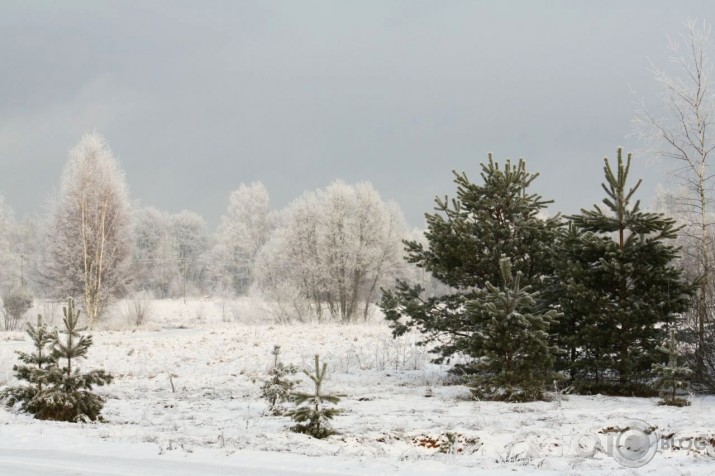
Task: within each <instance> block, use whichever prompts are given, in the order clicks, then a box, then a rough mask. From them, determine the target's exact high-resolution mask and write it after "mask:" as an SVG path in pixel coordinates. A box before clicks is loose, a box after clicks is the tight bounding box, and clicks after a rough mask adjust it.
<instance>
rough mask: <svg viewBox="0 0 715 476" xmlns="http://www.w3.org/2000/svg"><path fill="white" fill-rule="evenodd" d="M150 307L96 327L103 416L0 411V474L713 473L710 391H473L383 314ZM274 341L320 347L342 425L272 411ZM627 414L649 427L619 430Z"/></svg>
mask: <svg viewBox="0 0 715 476" xmlns="http://www.w3.org/2000/svg"><path fill="white" fill-rule="evenodd" d="M150 306H151V309H150V312H149V316H148V318H147V321H146V322H145V323H144V324H143V325H142V326H140V327H139V328H137V329H132V328H131V327H129V326H128V325H127V324H126V312H127V311H126V308H125V307H123V306H122V305H120V306H118V307H117V309H116V310H115V316H114V318H113V320H112V321H110V322H109V323H107V324H105V329H104V330H97V331H95V332H93V335H94V339H95V345H94V347H93V348H92V349H91V351H90V353H91V357H90V360H89V361H88V362H85V363H84V368H85V369H89V368H90V367H101V368H104V369H106V370H108V371H109V372H111V373H112V374H113V375H114V376H115V381H114V383H113V384H112V385H110V386H108V387H103V388H100V389H99V391H100V393H103V394H104V395H106V396H107V399H108V401H107V404H106V406H105V408H104V411H103V415H104V416H105V418H106V420H107V421H106V422H105V423H97V424H68V423H58V422H41V421H37V420H34V419H32V418H31V417H28V416H26V415H22V414H17V413H14V412H11V411H8V410H7V409H5V408H3V409H0V475H2V476H6V475H8V476H9V475H40V474H43V475H44V474H72V475H78V474H82V475H84V474H98V475H142V474H152V475H154V474H165V475H204V474H205V475H214V474H237V475H259V474H260V475H262V476H269V475H303V474H316V475H348V474H358V475H368V474H369V475H379V474H404V475H440V474H444V475H447V474H449V475H461V474H464V475H467V474H469V475H474V474H495V475H499V474H514V473H534V474H658V475H669V474H680V475H696V474H697V475H700V474H712V475H715V397H695V398H693V403H692V405H691V406H690V407H687V408H670V407H662V406H658V405H656V399H644V398H615V397H605V396H601V395H593V396H575V395H564V396H561V397H556V396H554V398H553V400H552V401H549V402H537V403H528V404H507V403H496V402H478V401H474V400H472V399H471V398H470V394H469V391H468V390H467V388H466V387H464V386H461V385H455V384H453V383H452V382H451V379H450V377H449V375H448V373H447V370H448V367H446V366H437V365H434V364H431V363H430V362H429V360H430V357H429V355H428V354H426V353H425V351H424V349H422V348H421V347H418V346H416V345H415V341H416V339H415V336H406V337H403V338H400V339H397V340H393V339H392V338H391V335H390V330H389V329H388V327H387V326H386V325H385V324H383V323H382V322H379V321H378V322H373V323H368V324H362V325H351V326H342V325H314V324H311V325H302V324H296V325H273V324H269V323H266V320H265V316H264V315H263V314H262V312H261V311H260V310H259V309H257V308H256V306H253V305H251V304H250V302H245V301H241V302H235V303H226V302H223V301H220V300H194V301H190V302H188V303H186V304H184V303H183V301H162V302H158V301H153V302H151V303H150ZM41 311H42V312H44V313H45V314H46V315H52V314H53V313H54V314H55V316H58V314H57V313H58V312H61V311H60V309H59V307H57V308H54V309H53V308H51V307H49V306H44V308H43V309H41ZM55 323H59V318H58V317H55ZM274 345H280V346H281V348H282V354H281V360H282V361H283V362H285V363H293V364H296V365H298V366H300V367H305V368H307V367H309V366H310V365H311V363H312V358H313V355H314V354H316V353H318V354H320V355H321V359H323V360H324V361H325V362H327V363H328V373H329V378H328V382H327V390H328V391H335V392H339V393H344V394H346V395H347V397H345V398H344V399H343V400H342V402H341V404H340V407H341V408H343V409H344V410H345V413H344V414H343V415H341V416H338V417H337V418H336V419H335V420H334V427H335V429H336V430H338V431H339V434H338V435H334V436H331V437H330V438H328V439H326V440H317V439H313V438H311V437H309V436H306V435H302V434H296V433H293V432H291V431H290V430H289V429H288V428H289V426H290V425H291V422H290V421H289V420H288V419H287V418H285V417H273V416H267V415H266V412H265V409H266V404H265V402H264V401H263V400H262V399H261V398H260V397H259V388H260V384H261V380H260V379H261V378H262V377H263V376H264V375H265V372H266V370H267V369H268V368H269V366H270V365H271V362H272V360H271V359H272V356H271V350H272V349H273V346H274ZM16 350H25V351H29V350H30V343H29V340H28V339H27V338H26V336H25V334H24V333H22V332H11V333H0V386H2V385H5V384H7V383H12V382H13V377H12V370H11V369H12V365H13V364H14V363H15V362H16V357H15V354H14V351H16ZM302 381H303V384H304V386H303V388H305V389H306V390H307V389H308V386H307V382H306V381H307V378H305V377H303V378H302ZM636 420H637V421H638V422H640V421H643V422H647V424H649V425H652V426H655V427H656V428H657V430H656V431H655V432H654V433H649V434H648V435H645V434H644V433H643V432H640V433H639V432H638V431H635V430H631V432H630V433H620V432H619V429H624V428H626V427H630V428H634V424H633V422H634V421H636ZM636 430H637V426H636ZM643 441H648V444H651V442H652V446H650V447H649V446H647V445H646V447H645V448H644V449H643V450H644V451H645V456H643V458H650V457H651V456H652V461H650V462H649V463H647V464H645V465H644V466H642V467H640V468H637V469H633V468H629V467H627V466H623V465H621V464H620V463H619V462H618V461H616V459H615V458H614V457H613V456H615V457H616V458H619V457H621V458H622V457H623V456H624V455H625V456H626V458H631V459H630V460H628V461H633V460H638V458H639V457H631V456H629V455H632V454H633V453H624V451H628V450H627V449H623V448H622V446H623V444H631V445H632V444H633V443H634V442H635V444H636V445H637V444H639V443H642V442H643ZM636 450H637V448H636ZM628 461H626V462H628Z"/></svg>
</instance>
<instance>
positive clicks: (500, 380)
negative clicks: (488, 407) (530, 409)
mask: <svg viewBox="0 0 715 476" xmlns="http://www.w3.org/2000/svg"><path fill="white" fill-rule="evenodd" d="M500 269H501V273H502V283H503V284H502V286H501V287H499V288H497V287H496V286H493V285H492V284H491V283H489V282H487V285H486V287H487V289H486V291H484V292H483V293H482V295H481V296H480V297H479V298H478V299H475V300H473V301H468V302H467V303H466V314H467V316H469V319H470V321H471V322H474V323H475V325H476V328H477V329H479V330H480V331H479V332H478V333H475V334H474V335H473V336H472V339H471V340H470V344H471V346H472V347H471V348H470V349H468V352H469V355H471V356H473V357H477V360H476V361H475V363H474V364H473V366H472V368H473V369H474V370H475V371H476V375H475V376H474V378H473V379H472V382H471V384H470V387H471V388H472V392H473V393H474V395H475V396H476V397H477V398H486V399H491V400H509V401H531V400H538V399H541V398H543V393H544V389H545V387H546V385H547V384H549V383H551V382H552V381H554V380H556V379H558V376H557V375H556V374H555V373H554V372H553V371H552V368H553V356H554V354H555V352H556V349H555V348H554V347H552V346H550V345H549V334H548V332H547V331H548V329H549V326H551V325H552V324H553V323H554V320H555V319H556V318H557V317H558V315H557V313H556V311H554V310H551V311H548V312H545V313H538V312H534V306H535V303H536V300H535V298H536V297H537V293H533V292H530V287H529V286H525V287H521V283H520V281H521V276H522V274H521V272H517V273H516V276H514V274H513V273H512V269H511V261H510V260H509V258H503V259H502V260H501V262H500Z"/></svg>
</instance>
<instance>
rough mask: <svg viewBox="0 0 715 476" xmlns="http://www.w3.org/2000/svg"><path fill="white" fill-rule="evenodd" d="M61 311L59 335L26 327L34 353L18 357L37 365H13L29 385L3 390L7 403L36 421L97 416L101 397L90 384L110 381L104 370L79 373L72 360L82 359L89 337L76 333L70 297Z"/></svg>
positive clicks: (76, 316) (76, 326) (92, 418)
mask: <svg viewBox="0 0 715 476" xmlns="http://www.w3.org/2000/svg"><path fill="white" fill-rule="evenodd" d="M63 310H64V315H65V317H64V326H65V330H64V331H63V332H62V336H61V335H60V333H58V332H57V331H54V332H53V333H51V334H47V331H46V329H44V327H42V329H43V330H42V331H41V332H40V331H39V330H38V329H39V328H40V327H41V326H40V324H38V328H37V329H36V328H32V327H31V326H29V328H28V333H29V334H30V336H31V337H32V338H33V342H34V343H35V348H36V353H35V354H34V357H32V359H30V358H27V357H23V356H24V355H26V354H20V359H21V360H23V361H24V362H28V363H32V364H35V365H37V368H34V367H33V368H31V369H30V370H21V369H19V368H16V376H17V378H18V379H21V380H27V381H29V382H30V383H31V385H30V386H21V387H15V388H11V389H9V390H8V391H6V396H9V397H10V398H8V399H7V402H8V403H9V404H10V405H14V404H15V403H16V402H20V403H21V406H20V409H21V410H23V411H27V412H29V413H32V414H33V415H34V416H35V418H38V419H40V420H58V421H69V422H76V421H85V420H90V421H95V420H97V419H101V416H100V412H101V410H102V407H103V406H104V399H103V398H102V397H101V396H99V395H96V394H94V393H92V387H93V386H95V385H100V386H101V385H105V384H109V383H111V381H112V376H111V375H109V374H108V373H107V372H105V371H104V370H92V371H90V372H86V373H80V372H79V369H78V368H77V367H76V364H77V362H76V361H77V360H79V359H82V358H85V356H86V354H87V350H88V349H89V347H90V346H91V345H92V337H91V336H84V335H81V334H80V331H81V329H78V322H79V312H78V311H75V308H74V302H73V301H72V300H71V299H70V301H69V303H68V305H67V307H65V308H64V309H63ZM46 345H49V348H50V349H51V353H50V356H49V359H51V360H46V359H47V357H45V356H46V355H47V354H45V353H44V352H45V346H46ZM35 361H37V362H35ZM40 362H42V364H40Z"/></svg>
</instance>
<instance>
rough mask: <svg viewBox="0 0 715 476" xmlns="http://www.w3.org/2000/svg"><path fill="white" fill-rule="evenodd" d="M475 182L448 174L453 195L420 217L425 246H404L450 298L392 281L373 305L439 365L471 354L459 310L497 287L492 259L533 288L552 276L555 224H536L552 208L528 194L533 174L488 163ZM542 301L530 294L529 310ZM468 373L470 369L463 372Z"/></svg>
mask: <svg viewBox="0 0 715 476" xmlns="http://www.w3.org/2000/svg"><path fill="white" fill-rule="evenodd" d="M481 167H482V172H481V178H482V183H481V184H476V183H472V182H470V180H469V179H468V178H467V176H466V175H465V174H464V173H461V174H458V173H456V172H455V173H454V175H455V179H454V182H455V184H456V185H457V197H456V198H455V199H452V200H449V199H448V198H447V197H446V196H445V197H444V199H440V198H437V199H435V202H436V207H435V210H436V213H432V214H429V213H428V214H426V215H425V217H426V220H427V227H428V228H427V231H426V233H425V236H426V238H427V242H428V243H427V245H426V246H424V245H422V244H421V243H418V242H416V241H407V242H405V249H406V251H407V260H408V261H409V262H411V263H414V264H415V265H417V266H418V267H420V268H423V269H425V270H426V271H428V272H429V273H431V274H432V275H433V276H434V277H435V278H436V279H438V280H439V281H441V282H442V283H444V284H446V285H448V286H450V287H451V288H452V289H453V290H454V291H453V292H452V293H449V294H446V295H442V296H437V297H425V296H424V295H423V289H422V288H421V287H420V286H412V285H410V284H409V283H407V282H404V281H401V282H398V284H397V287H396V289H395V290H394V291H384V292H383V297H382V300H381V303H380V307H381V308H382V310H383V311H384V313H385V316H386V318H387V320H388V321H390V325H391V326H392V328H393V334H394V335H395V336H397V335H401V334H404V333H405V332H407V331H408V330H409V329H411V328H416V329H418V330H419V331H421V332H422V333H424V336H425V341H430V342H435V343H436V350H435V351H436V352H438V353H439V354H441V356H440V358H439V359H438V360H443V359H448V358H449V357H450V356H452V355H454V354H456V353H462V354H466V355H470V356H472V357H478V356H479V355H481V354H479V353H477V354H475V353H474V348H475V347H474V342H473V341H474V339H475V338H478V336H479V332H481V330H480V328H479V325H480V322H479V321H478V320H477V321H475V320H474V319H473V318H474V316H472V315H470V314H469V313H466V312H465V304H466V303H467V302H468V301H473V300H475V299H479V298H480V297H481V293H480V292H481V290H484V289H485V287H486V283H487V282H491V283H501V282H502V276H501V270H500V265H499V262H500V260H501V259H502V257H504V256H506V257H509V258H511V261H512V266H513V269H514V271H515V272H520V273H521V276H522V277H521V278H520V279H521V281H522V284H525V285H526V284H529V285H531V286H532V287H533V290H534V291H538V290H540V289H541V288H542V287H543V284H542V282H543V277H544V276H545V275H549V274H550V273H551V272H552V271H553V265H552V263H553V258H554V256H553V255H554V246H553V244H554V240H555V236H556V231H557V229H558V228H559V226H560V225H559V222H560V219H559V218H558V217H556V218H547V219H543V218H541V216H540V213H541V212H542V211H543V210H544V209H545V208H546V206H547V205H548V204H549V203H551V202H550V201H546V200H544V199H543V198H542V197H541V196H539V195H537V194H533V193H529V192H528V189H529V187H530V186H531V184H532V182H533V181H534V180H535V179H536V178H537V177H538V174H535V173H529V172H527V170H526V164H525V163H524V161H523V160H519V162H518V164H516V165H514V164H512V163H511V162H510V161H507V162H506V164H505V165H504V166H503V167H500V166H499V164H498V163H497V162H495V161H494V160H493V159H492V156H491V154H490V155H489V160H488V162H487V163H485V164H482V166H481ZM546 306H547V303H546V302H544V300H543V299H542V297H541V296H539V297H537V299H536V302H535V303H534V309H535V310H539V309H544V308H546ZM465 370H467V371H469V369H465Z"/></svg>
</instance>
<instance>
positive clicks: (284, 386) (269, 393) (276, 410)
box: [261, 345, 298, 415]
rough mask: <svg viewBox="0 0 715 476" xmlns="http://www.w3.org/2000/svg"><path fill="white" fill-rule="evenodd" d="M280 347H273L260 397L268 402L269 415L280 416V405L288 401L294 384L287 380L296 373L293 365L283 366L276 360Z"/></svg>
mask: <svg viewBox="0 0 715 476" xmlns="http://www.w3.org/2000/svg"><path fill="white" fill-rule="evenodd" d="M280 352H281V347H280V346H279V345H276V346H274V347H273V352H271V354H272V355H273V366H272V367H271V369H270V370H269V371H268V378H267V379H265V380H264V381H263V385H261V397H263V398H265V399H266V400H267V401H268V408H267V410H268V412H269V413H270V414H271V415H280V414H282V413H283V408H282V407H281V403H283V402H287V401H288V400H289V399H290V396H291V392H292V391H293V387H295V384H296V382H295V381H294V380H292V379H290V378H289V376H291V375H295V373H296V372H297V371H298V369H296V367H295V366H294V365H285V364H283V362H281V361H280V360H278V356H279V355H280Z"/></svg>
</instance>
